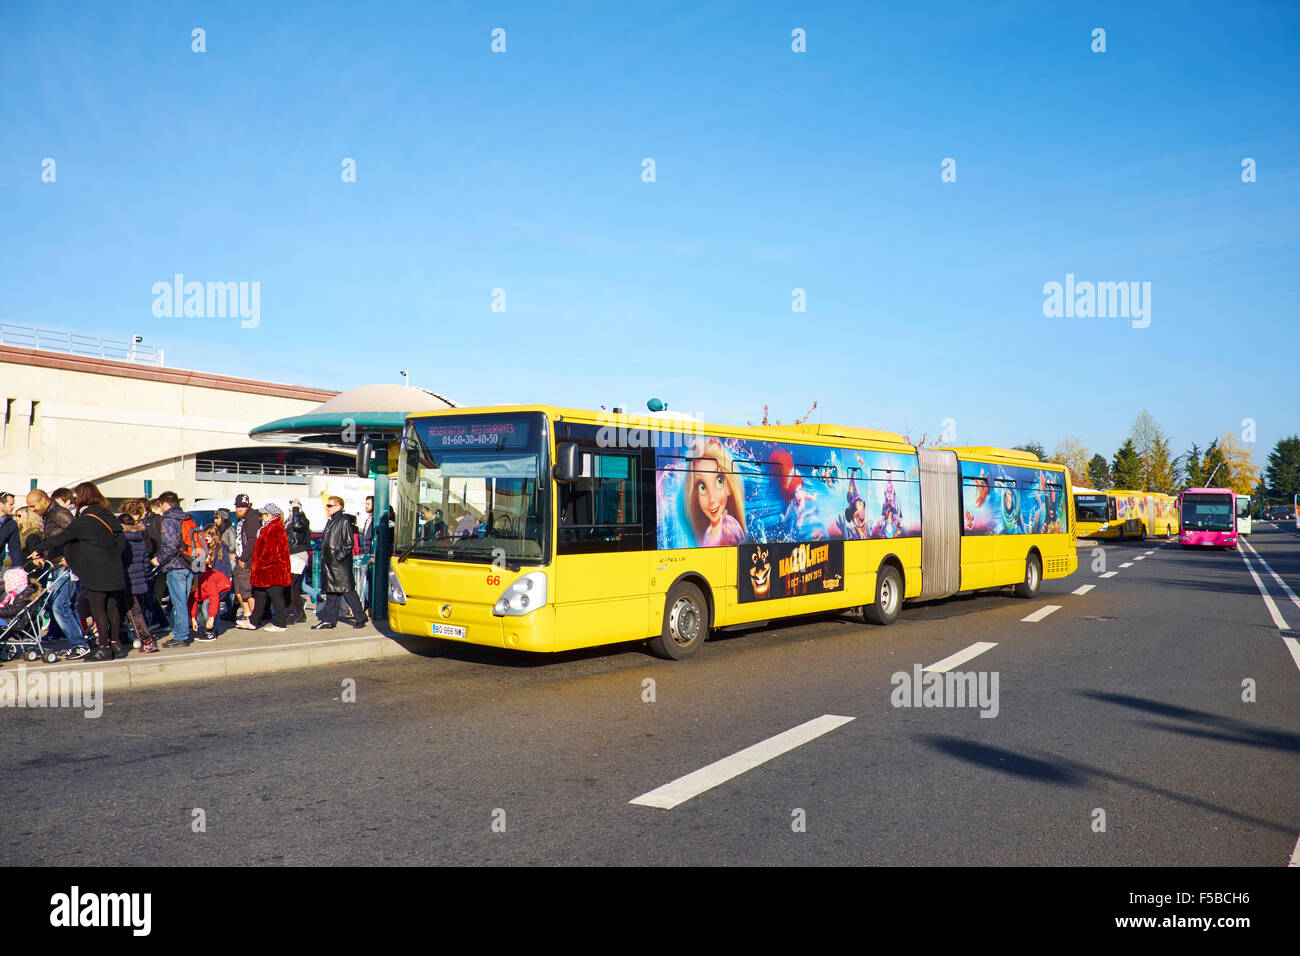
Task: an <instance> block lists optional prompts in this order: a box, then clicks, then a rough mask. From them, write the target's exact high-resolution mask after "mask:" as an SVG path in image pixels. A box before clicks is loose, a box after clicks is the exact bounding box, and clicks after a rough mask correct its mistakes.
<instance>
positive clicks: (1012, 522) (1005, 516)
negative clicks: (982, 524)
mask: <svg viewBox="0 0 1300 956" xmlns="http://www.w3.org/2000/svg"><path fill="white" fill-rule="evenodd" d="M1020 517H1021V515H1020V496H1019V495H1018V494H1016V487H1015V482H1008V483H1007V484H1006V485H1004V486H1003V487H1002V529H1003V531H1004V532H1005V533H1007V534H1017V533H1019V532H1021V531H1022V530H1023V529H1022V528H1021V526H1020Z"/></svg>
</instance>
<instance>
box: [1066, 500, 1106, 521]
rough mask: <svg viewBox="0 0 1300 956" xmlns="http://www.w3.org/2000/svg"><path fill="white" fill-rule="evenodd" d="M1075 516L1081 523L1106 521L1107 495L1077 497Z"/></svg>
mask: <svg viewBox="0 0 1300 956" xmlns="http://www.w3.org/2000/svg"><path fill="white" fill-rule="evenodd" d="M1074 516H1075V518H1076V519H1077V520H1079V521H1102V522H1104V521H1105V520H1106V496H1105V495H1075V496H1074Z"/></svg>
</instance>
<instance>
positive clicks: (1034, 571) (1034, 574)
mask: <svg viewBox="0 0 1300 956" xmlns="http://www.w3.org/2000/svg"><path fill="white" fill-rule="evenodd" d="M1042 583H1043V555H1042V554H1041V553H1040V552H1039V550H1038V547H1037V546H1036V545H1035V546H1034V547H1031V548H1030V549H1029V551H1028V552H1027V553H1026V554H1025V577H1024V579H1023V580H1022V581H1021V582H1020V583H1019V584H1017V585H1016V597H1018V598H1032V597H1034V596H1036V595H1037V594H1038V589H1039V587H1041V586H1042Z"/></svg>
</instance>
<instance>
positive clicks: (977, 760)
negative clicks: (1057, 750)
mask: <svg viewBox="0 0 1300 956" xmlns="http://www.w3.org/2000/svg"><path fill="white" fill-rule="evenodd" d="M913 739H914V740H916V741H917V742H918V743H921V744H924V745H925V746H927V747H930V748H931V749H932V750H936V751H938V752H939V753H941V754H944V755H945V756H949V757H952V758H954V759H957V760H961V761H963V762H965V763H968V764H971V765H972V766H975V767H979V768H981V769H984V770H992V771H996V772H997V773H1004V774H1007V775H1009V776H1014V777H1019V778H1021V779H1028V780H1035V781H1038V782H1040V783H1046V784H1054V785H1058V786H1065V787H1072V788H1081V787H1085V786H1092V785H1095V784H1097V783H1099V782H1101V781H1110V782H1112V783H1118V784H1122V785H1124V786H1127V787H1132V788H1133V789H1135V790H1141V791H1143V792H1145V793H1149V794H1152V795H1154V796H1158V797H1163V798H1164V799H1166V800H1170V801H1173V802H1175V803H1181V804H1183V805H1184V806H1188V807H1195V808H1196V809H1198V810H1207V811H1209V812H1210V813H1216V814H1219V815H1220V816H1224V817H1227V818H1229V819H1232V820H1237V821H1239V822H1241V823H1248V824H1251V825H1252V826H1258V827H1263V828H1265V829H1268V830H1273V831H1276V832H1278V833H1285V834H1287V835H1288V836H1291V835H1293V834H1294V833H1295V824H1294V823H1278V822H1276V821H1273V820H1266V819H1264V818H1263V817H1257V816H1254V815H1253V814H1249V813H1242V812H1241V811H1239V810H1234V809H1232V808H1231V807H1225V806H1222V805H1220V804H1216V803H1210V802H1209V801H1208V800H1202V799H1201V798H1199V797H1193V796H1191V795H1190V794H1186V793H1179V792H1178V791H1176V790H1170V789H1169V788H1168V787H1160V786H1156V785H1155V784H1152V783H1149V782H1147V781H1146V780H1139V779H1138V778H1136V777H1128V776H1125V775H1124V774H1119V773H1112V772H1111V771H1109V770H1105V769H1103V768H1101V767H1094V766H1091V765H1090V764H1086V763H1082V762H1081V761H1077V760H1069V759H1066V758H1064V757H1060V756H1056V755H1053V754H1040V755H1037V756H1032V755H1029V754H1022V753H1016V752H1015V751H1014V750H1007V749H1005V748H1002V747H990V746H988V745H987V744H981V743H976V742H975V741H972V740H966V739H963V738H961V737H950V736H941V735H937V734H932V735H924V734H922V735H914V737H913Z"/></svg>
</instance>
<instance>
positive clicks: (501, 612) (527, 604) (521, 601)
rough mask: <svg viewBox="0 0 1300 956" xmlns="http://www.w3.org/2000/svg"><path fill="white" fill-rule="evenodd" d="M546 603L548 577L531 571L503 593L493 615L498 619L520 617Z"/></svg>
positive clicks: (539, 572)
mask: <svg viewBox="0 0 1300 956" xmlns="http://www.w3.org/2000/svg"><path fill="white" fill-rule="evenodd" d="M545 603H546V575H545V574H543V573H542V572H541V571H530V572H529V573H528V574H525V575H524V576H523V577H522V578H520V579H519V580H518V581H516V582H515V583H514V584H512V585H510V587H508V588H506V589H505V591H503V592H502V594H501V596H500V597H499V598H497V603H496V604H494V605H493V606H492V613H493V614H495V615H496V616H497V617H518V616H520V615H522V614H527V613H529V612H530V611H535V610H537V609H538V608H539V607H541V606H542V605H543V604H545Z"/></svg>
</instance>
